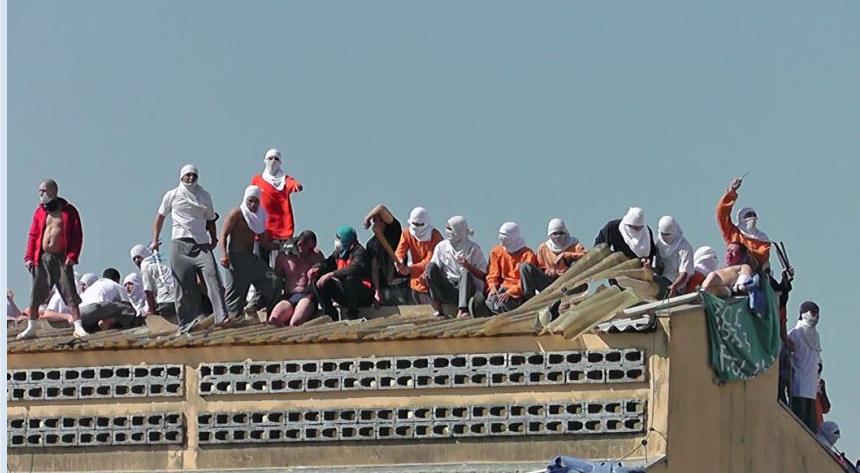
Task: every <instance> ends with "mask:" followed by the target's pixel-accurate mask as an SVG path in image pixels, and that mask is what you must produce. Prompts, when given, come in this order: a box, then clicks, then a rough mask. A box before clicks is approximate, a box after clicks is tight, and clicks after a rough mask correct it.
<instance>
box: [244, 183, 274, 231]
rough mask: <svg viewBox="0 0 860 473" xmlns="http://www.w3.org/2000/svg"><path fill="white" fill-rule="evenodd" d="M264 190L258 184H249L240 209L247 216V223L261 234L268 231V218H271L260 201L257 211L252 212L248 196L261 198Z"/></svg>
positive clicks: (252, 229)
mask: <svg viewBox="0 0 860 473" xmlns="http://www.w3.org/2000/svg"><path fill="white" fill-rule="evenodd" d="M261 194H262V191H261V190H260V188H259V187H257V186H248V187H246V188H245V194H244V195H243V196H242V204H241V205H239V209H240V210H241V211H242V217H244V218H245V223H247V224H248V228H250V229H251V231H252V232H254V233H256V234H257V235H260V234H261V233H264V232H265V231H266V220H267V219H268V218H269V216H268V214H267V213H266V211H265V210H264V209H263V204H262V203H260V204H259V206H258V207H257V211H256V212H251V209H250V208H248V197H256V198H257V199H258V200H259V199H260V195H261Z"/></svg>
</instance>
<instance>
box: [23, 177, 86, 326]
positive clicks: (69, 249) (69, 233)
mask: <svg viewBox="0 0 860 473" xmlns="http://www.w3.org/2000/svg"><path fill="white" fill-rule="evenodd" d="M58 190H59V187H58V186H57V183H56V181H54V180H53V179H46V180H45V181H43V182H42V183H41V184H39V206H38V207H36V212H35V213H34V214H33V223H32V224H31V225H30V236H29V238H28V240H27V251H26V253H25V254H24V264H25V265H26V266H27V270H28V271H30V274H32V276H33V290H32V292H31V296H30V320H28V321H27V328H26V329H25V330H24V331H23V332H21V333H20V334H18V339H19V340H23V339H25V338H31V337H35V336H36V326H35V320H36V319H38V318H39V306H40V305H42V304H43V303H44V302H45V301H46V300H48V297H50V295H51V288H52V287H53V286H57V290H58V291H59V292H60V296H61V297H62V298H63V302H65V303H66V305H67V306H69V313H70V314H71V315H72V320H73V323H74V326H75V332H74V333H75V336H76V337H85V336H87V335H88V334H87V332H86V331H85V330H84V328H83V326H82V325H81V314H80V311H79V310H78V304H80V302H81V298H80V297H79V296H78V292H77V290H76V288H75V271H74V268H73V267H74V265H76V264H78V258H79V257H80V254H81V245H82V244H83V242H84V232H83V230H82V229H81V217H80V215H78V210H77V209H76V208H75V206H73V205H72V204H70V203H69V202H68V201H66V199H63V198H61V197H57V191H58Z"/></svg>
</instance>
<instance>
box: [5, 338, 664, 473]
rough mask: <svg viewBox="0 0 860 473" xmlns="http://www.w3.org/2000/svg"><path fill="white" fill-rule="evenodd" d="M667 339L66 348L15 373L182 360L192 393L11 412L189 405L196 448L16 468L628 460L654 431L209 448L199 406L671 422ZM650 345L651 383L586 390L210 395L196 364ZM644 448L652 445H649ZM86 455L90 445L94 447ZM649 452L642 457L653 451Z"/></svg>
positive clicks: (37, 454)
mask: <svg viewBox="0 0 860 473" xmlns="http://www.w3.org/2000/svg"><path fill="white" fill-rule="evenodd" d="M666 340H667V335H666V334H665V333H663V332H662V331H658V332H657V333H649V334H602V335H586V336H583V337H581V338H579V339H577V340H573V341H570V340H566V339H564V338H563V337H560V336H543V337H534V336H516V337H492V338H461V339H434V340H404V341H394V342H390V341H389V342H362V343H325V344H310V345H269V346H220V347H206V348H194V349H159V350H119V351H99V352H96V351H76V352H64V353H40V354H39V353H34V354H12V355H9V357H8V361H9V366H10V368H11V369H16V368H32V367H46V366H87V365H99V364H138V363H142V362H144V360H145V362H147V363H176V362H177V361H179V360H182V363H184V364H185V368H186V374H185V376H186V380H185V391H186V394H185V396H183V397H181V398H167V399H164V400H162V401H158V402H142V401H141V400H133V399H128V400H118V402H113V403H110V404H105V403H99V402H80V401H59V402H51V403H45V402H31V403H26V404H25V403H10V404H8V412H9V415H11V416H17V415H22V414H24V413H27V414H28V415H30V416H52V415H91V414H101V415H110V414H120V413H128V412H155V411H167V410H170V411H182V412H184V413H185V415H186V428H187V430H188V432H189V435H188V443H187V445H185V446H183V447H182V448H169V449H164V448H161V449H150V448H146V447H135V448H123V449H121V450H119V449H117V450H105V449H102V450H99V449H86V450H78V451H75V450H74V449H67V448H51V449H32V450H27V451H22V450H8V453H9V454H10V455H9V464H10V467H11V468H12V470H13V471H31V468H32V471H58V470H63V471H77V470H79V471H92V470H104V471H121V470H149V469H194V468H230V467H259V468H262V467H281V466H295V465H308V466H310V465H356V464H363V465H373V464H396V463H442V462H477V461H488V460H493V461H538V462H542V461H546V460H548V459H549V458H551V457H552V456H554V455H557V454H558V453H561V452H564V453H566V454H569V455H574V456H580V457H585V458H620V457H622V456H625V455H626V454H628V453H629V452H630V451H631V450H633V449H635V448H636V447H637V446H638V445H639V444H640V442H641V440H642V438H643V436H642V435H629V434H628V435H615V436H611V437H608V436H599V435H598V436H543V437H505V438H483V439H458V440H422V441H421V442H420V443H416V442H405V441H388V442H343V443H317V444H310V445H308V444H302V445H291V444H279V445H271V446H260V445H251V444H245V445H239V446H223V447H222V446H206V447H199V446H198V445H197V437H196V432H197V425H196V423H197V413H198V412H200V411H235V412H238V411H243V410H269V409H272V410H274V409H289V408H301V407H310V406H313V407H319V408H326V407H384V406H412V405H452V406H456V405H473V404H481V403H492V402H499V401H502V402H517V401H523V402H526V401H541V402H548V401H555V400H559V401H560V400H593V399H595V400H615V399H628V398H638V399H646V400H647V402H648V417H649V418H651V419H654V422H656V424H655V425H657V426H658V427H659V428H663V429H665V418H666V417H665V405H666V402H667V401H668V383H666V382H665V381H666V377H667V368H668V362H667V356H666V354H667V347H666V344H665V342H666ZM631 347H637V348H643V349H645V351H646V356H648V363H649V369H648V373H647V377H646V381H645V382H642V383H630V384H612V385H576V386H573V387H572V386H569V385H568V386H519V387H499V388H452V389H431V390H425V391H424V392H420V394H419V392H416V391H411V390H407V391H386V392H321V393H313V394H310V393H286V394H269V395H265V396H210V397H206V398H203V397H201V396H199V395H198V392H197V372H196V368H197V366H198V364H199V363H202V362H216V361H241V360H246V359H253V360H286V359H303V358H344V357H353V356H373V355H375V356H392V355H422V354H437V353H487V352H530V351H538V352H539V351H553V350H575V349H606V348H631ZM647 448H648V454H649V455H651V456H652V458H653V457H654V456H658V455H661V454H662V453H663V452H664V451H665V444H663V442H662V440H661V439H655V440H654V441H653V442H651V441H650V440H649V445H648V447H647ZM640 451H641V449H640ZM83 452H86V453H84V454H82V453H83ZM643 454H644V451H641V452H640V454H639V455H638V456H643Z"/></svg>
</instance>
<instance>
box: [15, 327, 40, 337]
mask: <svg viewBox="0 0 860 473" xmlns="http://www.w3.org/2000/svg"><path fill="white" fill-rule="evenodd" d="M29 338H36V326H35V325H32V324H31V325H29V326H28V327H27V328H25V329H24V331H23V332H21V333H19V334H18V336H16V337H15V339H16V340H27V339H29Z"/></svg>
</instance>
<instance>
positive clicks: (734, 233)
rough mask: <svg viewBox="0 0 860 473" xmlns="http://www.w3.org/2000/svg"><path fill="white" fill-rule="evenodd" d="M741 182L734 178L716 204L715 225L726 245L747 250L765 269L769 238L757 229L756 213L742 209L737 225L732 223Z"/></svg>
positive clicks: (746, 208) (768, 256)
mask: <svg viewBox="0 0 860 473" xmlns="http://www.w3.org/2000/svg"><path fill="white" fill-rule="evenodd" d="M742 183H743V180H742V179H740V178H735V179H733V180H732V183H731V184H730V185H729V188H728V190H726V193H725V194H723V197H722V198H721V199H720V201H719V202H718V203H717V224H718V225H719V227H720V233H721V234H722V235H723V240H724V241H725V242H726V244H729V243H733V242H737V243H740V244H742V245H744V246H745V247H747V249H748V250H749V252H750V254H751V255H752V256H753V257H754V258H755V259H756V261H758V265H759V267H765V268H766V267H767V266H768V260H769V259H770V238H768V236H767V234H765V233H764V232H763V231H761V230H759V229H758V213H757V212H756V211H755V210H754V209H752V208H750V207H744V208H742V209H740V210H739V211H738V213H737V222H738V223H737V224H735V223H734V222H732V207H734V205H735V202H737V200H738V189H740V187H741V184H742Z"/></svg>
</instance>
